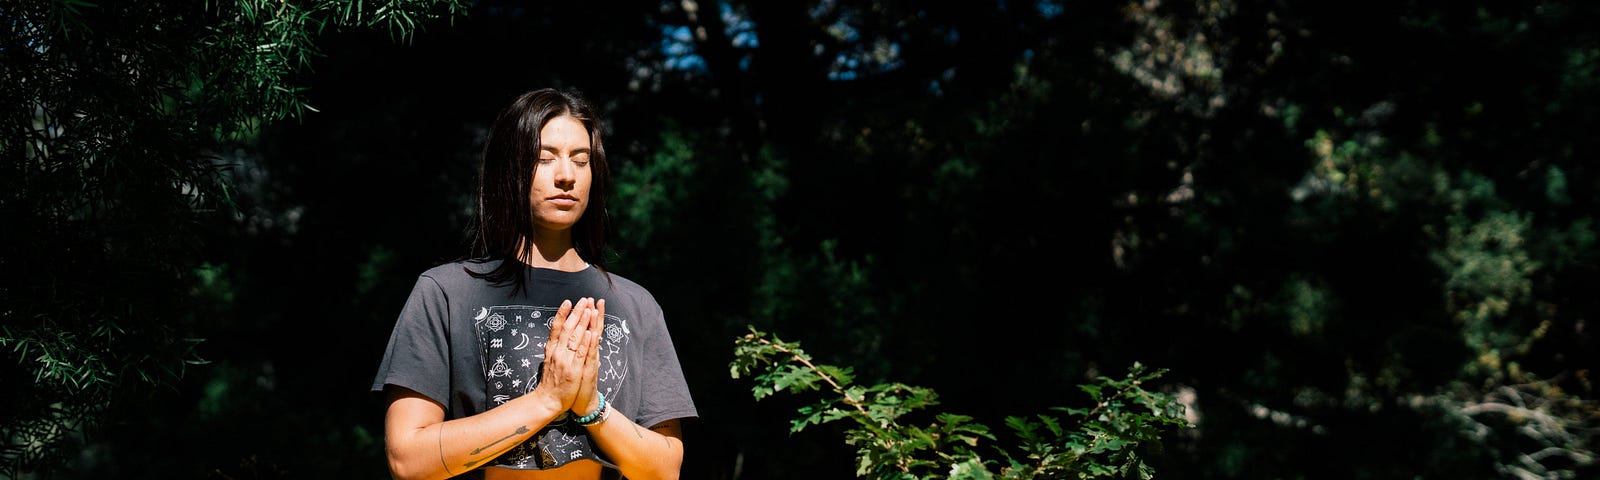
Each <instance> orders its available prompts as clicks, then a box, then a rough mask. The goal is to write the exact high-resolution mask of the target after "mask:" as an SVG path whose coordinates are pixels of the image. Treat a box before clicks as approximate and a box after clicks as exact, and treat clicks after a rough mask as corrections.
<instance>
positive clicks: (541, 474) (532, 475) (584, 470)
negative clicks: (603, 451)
mask: <svg viewBox="0 0 1600 480" xmlns="http://www.w3.org/2000/svg"><path fill="white" fill-rule="evenodd" d="M600 468H601V466H600V464H599V463H596V462H595V461H593V460H588V459H581V460H576V461H574V462H572V463H569V464H566V465H562V466H561V467H559V468H554V469H550V470H514V469H510V468H499V467H489V468H485V469H483V478H484V480H513V479H514V480H595V479H597V478H600Z"/></svg>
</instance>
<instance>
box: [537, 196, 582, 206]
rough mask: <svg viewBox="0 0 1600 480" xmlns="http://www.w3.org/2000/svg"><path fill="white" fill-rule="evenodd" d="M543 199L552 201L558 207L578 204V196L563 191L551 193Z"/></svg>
mask: <svg viewBox="0 0 1600 480" xmlns="http://www.w3.org/2000/svg"><path fill="white" fill-rule="evenodd" d="M545 201H548V202H550V203H554V204H556V206H558V207H573V206H577V205H578V197H574V196H572V195H567V194H565V193H562V194H557V195H551V196H549V197H547V198H545Z"/></svg>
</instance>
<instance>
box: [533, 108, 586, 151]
mask: <svg viewBox="0 0 1600 480" xmlns="http://www.w3.org/2000/svg"><path fill="white" fill-rule="evenodd" d="M539 148H541V149H549V148H555V149H558V150H573V149H580V148H583V149H586V148H589V131H588V130H587V129H584V128H583V122H579V121H578V119H576V118H572V117H571V116H566V115H562V116H559V117H556V118H552V119H550V121H548V122H545V124H544V128H540V129H539Z"/></svg>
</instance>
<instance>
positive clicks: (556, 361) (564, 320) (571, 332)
mask: <svg viewBox="0 0 1600 480" xmlns="http://www.w3.org/2000/svg"><path fill="white" fill-rule="evenodd" d="M594 309H595V302H594V299H592V298H582V299H579V300H578V303H577V304H576V305H574V304H573V303H572V301H571V300H567V301H563V302H561V308H560V309H558V310H557V311H556V316H555V318H552V319H550V335H549V337H547V338H546V339H545V343H544V366H543V367H542V369H541V371H540V372H539V385H538V386H536V387H534V390H533V392H532V393H533V394H534V395H537V396H539V397H541V398H542V399H543V401H544V402H545V403H546V405H548V406H550V407H552V408H554V409H555V410H553V411H557V412H564V411H567V410H571V409H572V406H573V403H574V401H575V400H576V399H577V397H578V390H579V388H580V385H581V384H582V383H583V382H582V381H583V370H584V369H583V365H584V357H585V356H587V355H589V354H590V353H591V352H592V351H593V350H594V345H595V343H596V342H598V340H599V336H598V335H596V334H594V333H593V332H591V331H590V326H589V324H588V322H591V321H593V320H594V318H595V317H596V315H593V314H590V310H594ZM602 321H603V320H602Z"/></svg>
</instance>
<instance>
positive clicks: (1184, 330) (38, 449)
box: [0, 0, 1600, 479]
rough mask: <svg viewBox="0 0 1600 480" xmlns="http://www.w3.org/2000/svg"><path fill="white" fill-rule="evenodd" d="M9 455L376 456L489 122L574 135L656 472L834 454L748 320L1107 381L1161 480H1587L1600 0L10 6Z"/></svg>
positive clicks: (822, 458)
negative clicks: (1162, 426)
mask: <svg viewBox="0 0 1600 480" xmlns="http://www.w3.org/2000/svg"><path fill="white" fill-rule="evenodd" d="M0 18H3V19H4V20H5V22H3V24H4V27H0V28H3V29H4V30H5V33H4V35H3V38H0V77H3V78H4V83H3V85H0V89H3V90H0V92H3V95H0V129H3V134H0V148H3V152H0V156H3V157H4V160H3V162H0V182H4V183H3V184H0V222H3V223H0V225H3V227H0V228H3V230H4V232H5V233H4V235H3V236H0V238H3V240H0V272H3V275H0V278H3V280H0V351H3V352H5V356H4V360H3V361H0V412H3V413H0V441H3V442H4V443H3V444H0V478H19V479H21V478H385V477H386V476H387V473H386V470H385V464H384V460H383V450H382V423H381V419H382V409H383V404H382V401H381V399H380V398H378V396H377V395H375V394H372V393H370V392H368V391H367V388H368V385H369V383H370V381H371V379H372V375H373V374H374V372H375V368H376V366H377V363H378V361H379V359H380V357H381V355H382V349H383V347H384V345H385V342H386V340H387V337H388V334H389V329H390V327H391V326H392V324H393V322H394V318H395V316H396V314H397V313H398V311H399V309H400V307H401V304H402V303H403V302H404V299H405V296H406V294H407V292H408V291H409V288H410V286H411V284H412V282H413V281H414V280H415V276H416V275H417V274H418V273H420V272H421V271H422V270H424V269H426V268H428V267H430V266H432V265H435V264H437V263H439V262H443V261H447V260H450V259H452V258H454V257H456V256H458V255H460V254H461V253H463V252H464V247H465V243H464V240H465V237H464V235H465V229H466V228H467V226H468V224H469V223H470V222H469V221H470V219H471V217H472V207H473V201H474V200H473V197H472V195H473V182H474V178H473V176H474V169H475V168H476V154H477V151H478V149H479V148H480V147H481V142H482V140H483V135H484V133H485V129H486V128H487V124H488V122H489V121H490V120H492V117H493V115H494V113H495V112H496V111H497V110H498V109H499V108H501V107H502V106H503V105H505V104H506V103H508V102H509V100H510V99H511V98H513V97H514V96H515V95H517V94H519V93H522V92H524V91H527V90H530V89H534V88H540V87H547V86H553V87H567V88H576V89H579V90H581V91H582V92H584V93H585V94H586V95H587V96H588V97H590V98H591V99H592V100H594V101H595V102H596V103H597V105H598V106H599V107H600V109H601V110H602V111H603V112H604V115H605V116H606V120H607V124H606V128H607V130H606V132H605V133H606V134H607V135H608V137H607V138H608V141H607V146H608V152H609V154H610V158H611V160H612V162H613V164H614V165H615V167H614V168H615V171H616V172H617V176H618V182H619V187H618V194H617V198H616V199H615V200H616V203H615V209H614V210H613V211H612V212H611V215H612V216H613V218H614V220H615V223H616V228H615V232H614V237H613V239H614V245H615V247H616V248H615V251H614V252H612V255H611V257H609V258H608V260H609V261H610V263H611V267H612V270H613V271H615V272H617V273H620V274H622V275H624V276H627V277H629V278H631V279H634V280H636V281H638V282H639V283H641V284H643V285H644V286H645V287H647V288H649V289H650V290H651V291H652V292H653V293H654V294H655V296H656V298H657V299H658V300H659V301H660V303H661V304H662V306H663V308H664V309H665V311H666V312H667V317H668V322H669V325H670V328H671V331H672V334H673V338H674V340H675V342H676V343H677V348H678V351H679V354H680V356H681V360H682V362H683V365H684V370H685V373H686V375H687V376H688V380H689V384H690V386H691V388H692V391H693V394H694V396H695V400H696V403H697V405H698V407H699V409H700V412H701V415H702V417H701V420H700V421H698V422H697V423H694V424H692V425H691V426H690V427H689V429H688V431H687V436H688V449H687V452H688V453H687V457H686V460H685V467H684V477H685V478H696V479H698V478H707V479H786V478H848V477H850V476H852V473H853V472H854V466H853V465H851V460H852V453H851V450H850V449H849V448H848V447H847V446H845V445H843V444H842V442H841V441H840V437H839V432H838V431H837V430H834V431H830V430H829V429H828V428H827V427H826V426H824V427H819V428H813V429H809V430H807V431H805V432H802V433H799V434H794V435H791V434H789V433H788V422H789V419H790V418H792V416H793V412H794V408H795V407H796V406H797V405H798V403H788V404H786V403H784V402H783V401H781V400H778V401H766V402H763V403H761V404H757V403H756V402H755V401H754V400H753V399H752V398H751V396H750V394H749V388H750V385H749V384H747V383H740V382H739V381H736V380H733V379H730V378H729V376H728V362H729V361H730V360H731V359H732V348H733V339H734V338H735V337H737V336H739V335H741V334H743V333H744V332H746V331H747V330H746V325H754V326H756V327H758V328H761V329H763V330H766V331H772V332H775V333H778V334H780V335H782V336H784V337H785V338H789V339H793V340H799V341H803V342H805V343H806V345H807V347H808V350H810V351H811V352H812V353H813V354H815V355H817V356H818V357H819V358H820V359H823V360H824V361H827V362H829V363H834V364H841V365H850V366H853V367H855V369H856V373H857V374H858V375H859V378H858V380H859V381H861V382H865V383H870V382H878V381H898V382H904V383H909V384H914V385H924V386H929V387H932V388H934V389H936V390H938V391H939V393H940V396H941V399H942V400H943V404H942V406H941V407H938V409H942V410H944V411H950V412H955V413H963V414H968V415H973V416H975V417H976V418H977V419H978V420H979V421H982V422H984V423H988V424H991V425H997V424H1000V423H1001V422H999V421H998V419H1000V418H1002V417H1004V416H1006V415H1019V414H1028V413H1030V412H1042V411H1044V410H1045V409H1046V408H1048V407H1051V406H1059V405H1071V404H1074V403H1075V402H1082V401H1084V400H1085V398H1084V396H1083V395H1082V392H1079V391H1077V390H1076V388H1075V385H1077V384H1079V383H1082V381H1084V380H1086V379H1088V378H1091V377H1093V376H1094V375H1097V374H1103V375H1113V374H1118V373H1120V372H1122V371H1124V370H1126V368H1127V367H1128V366H1129V365H1131V364H1133V363H1134V362H1135V361H1138V362H1142V363H1144V364H1147V365H1152V366H1155V367H1158V368H1168V369H1170V372H1169V373H1168V374H1167V375H1166V376H1164V377H1163V378H1162V379H1161V381H1162V382H1163V383H1164V385H1162V386H1161V387H1160V388H1161V389H1163V390H1164V391H1167V392H1170V393H1173V394H1175V395H1178V397H1179V398H1180V399H1183V400H1184V401H1185V402H1186V403H1187V404H1188V406H1189V412H1190V419H1191V421H1193V422H1194V423H1196V424H1197V428H1194V429H1191V430H1187V431H1184V432H1183V433H1181V434H1180V436H1179V438H1172V439H1169V440H1168V442H1167V447H1166V449H1165V451H1164V452H1161V453H1160V454H1159V455H1154V456H1152V457H1150V458H1149V460H1150V461H1151V462H1152V464H1153V465H1154V466H1155V467H1156V472H1157V475H1158V476H1160V477H1163V478H1436V477H1444V478H1519V479H1534V478H1551V479H1557V478H1595V477H1596V476H1600V468H1597V467H1596V465H1595V459H1594V455H1595V451H1594V450H1595V440H1596V435H1597V432H1600V406H1597V404H1596V403H1595V400H1594V399H1595V398H1596V391H1595V386H1594V385H1593V381H1592V379H1591V378H1590V371H1591V369H1592V368H1594V367H1596V366H1597V360H1600V351H1597V349H1596V345H1595V340H1594V338H1593V333H1592V332H1591V331H1589V330H1588V329H1587V321H1588V320H1590V319H1594V318H1595V316H1596V315H1597V314H1600V295H1597V289H1596V287H1597V285H1600V263H1597V260H1600V251H1597V249H1596V232H1597V228H1600V227H1597V226H1596V225H1595V213H1596V212H1597V211H1600V209H1597V207H1600V191H1597V188H1600V172H1597V171H1596V170H1597V164H1596V159H1597V158H1600V148H1597V147H1600V135H1597V134H1596V132H1597V127H1600V30H1597V29H1595V28H1594V26H1595V25H1596V24H1597V21H1600V5H1596V4H1593V3H1590V2H1578V1H1531V2H1488V1H1458V2H1416V1H1399V2H1391V1H1358V2H1250V1H1242V0H1241V1H1236V0H1212V1H1196V2H1179V1H1159V0H1147V1H1134V2H1119V1H1113V2H1067V1H1059V0H1034V1H996V2H907V1H899V0H863V1H851V0H807V1H800V2H770V1H755V0H726V1H718V2H712V1H705V0H678V1H658V2H649V1H644V2H516V1H506V0H483V1H476V2H462V1H455V0H452V1H438V2H430V1H423V0H393V1H381V2H361V1H356V0H288V1H281V0H271V1H269V0H238V1H231V2H230V1H208V2H182V1H141V2H132V1H114V0H111V1H104V2H86V1H80V0H17V1H13V2H8V3H7V4H6V5H5V6H0Z"/></svg>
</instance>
